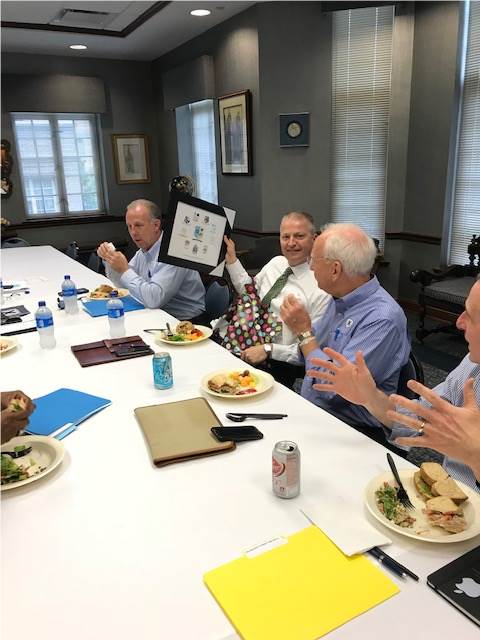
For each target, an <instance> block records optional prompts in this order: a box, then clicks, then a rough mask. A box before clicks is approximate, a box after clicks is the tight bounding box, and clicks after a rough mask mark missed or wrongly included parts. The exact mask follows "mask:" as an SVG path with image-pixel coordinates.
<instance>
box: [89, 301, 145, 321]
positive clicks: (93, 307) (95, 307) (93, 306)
mask: <svg viewBox="0 0 480 640" xmlns="http://www.w3.org/2000/svg"><path fill="white" fill-rule="evenodd" d="M121 301H122V302H123V310H124V311H136V310H137V309H145V307H144V305H143V304H142V303H141V302H138V300H135V298H132V296H125V297H124V298H121ZM107 302H108V300H82V304H83V308H84V309H85V311H86V312H87V313H88V314H89V315H90V316H92V318H98V316H106V315H107Z"/></svg>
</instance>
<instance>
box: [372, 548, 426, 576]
mask: <svg viewBox="0 0 480 640" xmlns="http://www.w3.org/2000/svg"><path fill="white" fill-rule="evenodd" d="M367 553H369V554H370V555H371V556H373V557H374V558H377V560H378V561H379V562H381V563H382V564H384V565H385V566H386V567H388V568H389V569H390V570H391V571H393V573H396V574H397V576H400V577H401V578H406V577H407V576H410V578H413V579H414V580H416V581H418V576H417V575H416V574H415V573H413V571H410V569H407V567H404V566H403V564H400V563H399V562H397V561H396V560H394V558H392V557H390V556H389V555H388V554H386V553H385V551H382V549H380V547H372V548H371V549H369V550H368V552H367Z"/></svg>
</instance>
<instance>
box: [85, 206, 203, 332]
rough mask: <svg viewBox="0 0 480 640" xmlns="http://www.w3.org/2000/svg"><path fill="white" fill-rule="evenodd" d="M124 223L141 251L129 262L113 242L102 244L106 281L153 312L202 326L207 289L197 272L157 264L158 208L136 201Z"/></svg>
mask: <svg viewBox="0 0 480 640" xmlns="http://www.w3.org/2000/svg"><path fill="white" fill-rule="evenodd" d="M125 222H126V224H127V228H128V232H129V234H130V236H131V238H132V240H133V241H134V242H135V244H136V245H137V247H138V248H139V250H138V251H137V253H136V254H135V255H134V256H133V258H132V259H131V260H130V262H128V260H127V258H126V257H125V256H124V255H123V253H121V252H120V251H115V249H114V248H113V247H112V245H111V243H110V242H103V243H102V244H101V245H100V246H99V247H98V249H97V254H98V255H99V257H100V258H102V260H103V261H104V263H105V269H106V275H107V278H109V279H110V280H111V281H112V282H113V283H114V284H115V286H117V287H125V288H126V289H128V290H129V292H130V293H131V294H132V296H133V297H134V298H136V299H137V300H139V301H140V302H141V303H142V304H144V305H145V306H146V307H148V308H150V309H164V310H165V311H166V312H167V313H170V314H171V315H172V316H175V318H178V319H179V320H192V321H193V322H196V323H197V324H202V322H203V313H204V311H205V287H204V286H203V284H202V281H201V279H200V275H199V274H198V272H197V271H192V270H191V269H184V268H183V267H175V266H173V265H170V264H165V263H163V262H158V252H159V249H160V242H161V241H162V225H161V213H160V209H159V208H158V207H157V205H156V204H155V203H154V202H150V201H149V200H134V201H133V202H131V203H130V204H129V205H128V207H127V212H126V214H125Z"/></svg>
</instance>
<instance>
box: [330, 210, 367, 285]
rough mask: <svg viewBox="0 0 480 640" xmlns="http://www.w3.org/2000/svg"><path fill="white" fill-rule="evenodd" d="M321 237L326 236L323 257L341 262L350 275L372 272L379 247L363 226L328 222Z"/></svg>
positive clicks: (363, 274)
mask: <svg viewBox="0 0 480 640" xmlns="http://www.w3.org/2000/svg"><path fill="white" fill-rule="evenodd" d="M321 237H325V242H324V245H323V247H324V250H323V257H324V258H326V259H328V260H338V261H339V262H341V264H342V267H343V270H344V271H345V273H346V274H347V275H348V276H349V277H355V276H367V275H369V274H370V273H371V271H372V268H373V265H374V263H375V258H376V257H377V248H376V246H375V243H374V241H373V240H372V238H371V237H370V236H369V235H367V234H366V233H365V231H363V229H362V228H361V227H359V226H358V225H356V224H352V223H344V222H340V223H336V224H333V223H331V224H326V225H325V226H324V227H322V233H321Z"/></svg>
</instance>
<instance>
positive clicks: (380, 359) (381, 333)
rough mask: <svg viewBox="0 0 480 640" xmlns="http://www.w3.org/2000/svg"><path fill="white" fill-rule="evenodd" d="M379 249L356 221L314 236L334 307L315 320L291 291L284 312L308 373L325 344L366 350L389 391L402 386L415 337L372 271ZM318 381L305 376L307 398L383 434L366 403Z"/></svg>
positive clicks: (347, 351) (313, 261)
mask: <svg viewBox="0 0 480 640" xmlns="http://www.w3.org/2000/svg"><path fill="white" fill-rule="evenodd" d="M376 254H377V251H376V247H375V243H374V242H373V240H372V239H371V238H370V237H369V236H368V235H367V234H366V233H365V232H364V231H363V230H362V229H361V228H360V227H358V226H357V225H354V224H330V225H327V226H326V227H324V229H323V231H322V234H321V235H320V236H319V237H318V238H317V239H316V240H315V244H314V246H313V249H312V254H311V258H310V269H311V270H312V271H313V274H314V276H315V279H316V281H317V283H318V286H319V287H320V288H321V289H323V290H324V291H326V292H327V293H329V294H330V295H331V296H332V300H331V302H330V304H329V307H328V309H327V311H326V313H325V314H324V316H323V317H322V318H321V319H320V320H318V321H316V322H312V319H311V317H310V315H309V314H308V312H307V310H306V309H305V307H304V306H303V305H302V304H301V302H300V301H299V300H298V299H296V298H295V297H294V296H288V297H287V298H286V299H285V300H284V302H283V304H282V308H281V317H282V320H283V321H284V322H285V324H286V325H287V326H288V327H289V328H290V330H291V331H292V332H294V333H295V334H296V335H297V336H298V345H299V348H300V351H301V352H302V354H303V356H304V358H305V368H306V370H307V373H308V370H311V369H315V366H313V364H312V358H321V359H325V354H324V352H323V349H324V348H325V347H330V348H334V349H335V350H336V351H338V352H339V353H341V354H343V356H345V358H347V359H348V360H350V361H354V359H355V354H356V352H357V351H358V350H362V351H363V353H364V356H365V360H366V361H367V364H368V367H369V369H370V371H371V372H372V375H373V378H374V379H375V382H376V384H377V386H379V387H380V388H381V389H382V390H383V391H384V392H385V393H386V394H387V395H389V394H391V393H395V392H396V391H397V387H398V379H399V374H400V370H401V368H402V367H403V365H404V364H406V362H407V360H408V356H409V354H410V340H409V337H408V332H407V320H406V317H405V314H404V312H403V311H402V309H401V308H400V306H399V305H398V304H397V302H396V301H395V300H394V299H393V298H392V297H391V296H390V294H389V293H387V291H385V289H383V287H381V286H380V284H379V282H378V280H377V278H376V277H375V276H372V275H371V273H372V269H373V265H374V262H375V258H376ZM327 359H328V357H327ZM313 383H314V379H313V378H312V377H311V376H309V375H307V376H305V378H304V381H303V385H302V396H303V397H304V398H306V399H307V400H310V401H311V402H313V403H314V404H316V405H318V406H319V407H322V408H323V409H325V410H326V411H328V412H329V413H331V414H333V415H335V416H336V417H338V418H340V419H341V420H343V421H344V422H347V423H348V424H350V425H352V426H355V427H357V426H361V427H362V429H361V430H362V431H364V432H365V433H368V434H369V435H371V436H372V437H374V438H375V439H380V440H382V439H384V436H383V432H382V430H381V425H380V422H379V421H378V420H377V418H376V417H375V416H374V415H372V414H371V413H370V412H369V411H368V410H367V409H366V408H365V407H362V406H357V405H355V404H353V403H351V402H349V401H348V400H345V399H344V398H342V397H341V396H340V395H337V394H336V393H331V392H329V391H323V390H322V391H319V390H318V389H315V388H314V387H313Z"/></svg>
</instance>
